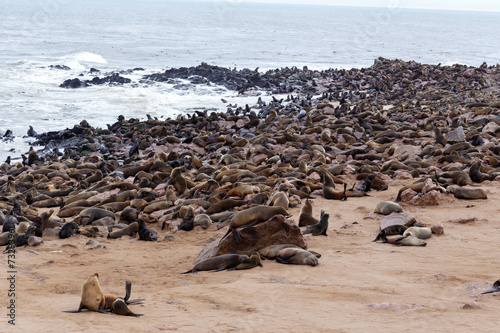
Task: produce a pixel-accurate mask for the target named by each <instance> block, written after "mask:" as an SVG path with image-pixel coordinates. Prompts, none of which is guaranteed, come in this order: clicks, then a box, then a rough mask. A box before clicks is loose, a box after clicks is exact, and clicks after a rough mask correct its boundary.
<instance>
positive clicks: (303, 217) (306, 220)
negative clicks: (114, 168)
mask: <svg viewBox="0 0 500 333" xmlns="http://www.w3.org/2000/svg"><path fill="white" fill-rule="evenodd" d="M312 213H313V210H312V201H311V200H309V199H306V201H305V202H304V206H302V208H301V209H300V215H299V227H304V226H309V225H314V224H317V223H318V222H319V220H318V219H316V218H315V217H313V215H312Z"/></svg>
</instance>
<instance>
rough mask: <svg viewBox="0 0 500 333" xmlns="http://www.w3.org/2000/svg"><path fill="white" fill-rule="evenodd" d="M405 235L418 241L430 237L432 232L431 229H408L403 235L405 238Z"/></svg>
mask: <svg viewBox="0 0 500 333" xmlns="http://www.w3.org/2000/svg"><path fill="white" fill-rule="evenodd" d="M406 235H412V236H413V237H416V238H419V239H427V238H430V237H431V235H432V230H431V228H425V227H409V228H408V229H406V230H405V232H404V233H403V236H406Z"/></svg>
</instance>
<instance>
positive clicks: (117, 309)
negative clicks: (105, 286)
mask: <svg viewBox="0 0 500 333" xmlns="http://www.w3.org/2000/svg"><path fill="white" fill-rule="evenodd" d="M111 311H112V312H113V313H116V314H118V315H121V316H132V317H140V316H144V315H143V314H136V313H133V312H132V311H131V310H130V309H129V308H128V306H127V303H126V302H125V300H124V299H123V298H121V297H117V298H116V299H115V301H114V302H113V304H111Z"/></svg>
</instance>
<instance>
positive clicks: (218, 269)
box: [210, 266, 227, 273]
mask: <svg viewBox="0 0 500 333" xmlns="http://www.w3.org/2000/svg"><path fill="white" fill-rule="evenodd" d="M226 268H227V266H222V267H219V268H217V269H216V270H214V271H210V273H215V272H220V271H223V270H225V269H226Z"/></svg>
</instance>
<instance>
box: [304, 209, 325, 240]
mask: <svg viewBox="0 0 500 333" xmlns="http://www.w3.org/2000/svg"><path fill="white" fill-rule="evenodd" d="M329 217H330V215H329V214H326V213H325V212H324V211H323V210H321V215H320V219H319V222H318V223H316V224H315V225H312V226H310V227H308V228H307V229H306V230H305V231H304V232H303V233H302V234H303V235H306V234H312V235H313V236H319V235H323V236H328V235H327V234H326V231H327V230H328V218H329Z"/></svg>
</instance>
